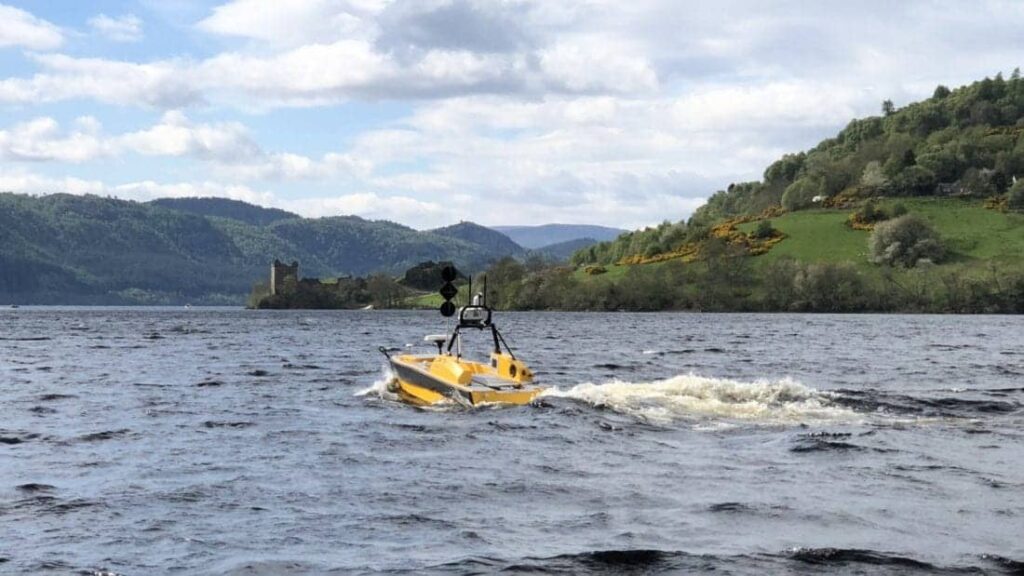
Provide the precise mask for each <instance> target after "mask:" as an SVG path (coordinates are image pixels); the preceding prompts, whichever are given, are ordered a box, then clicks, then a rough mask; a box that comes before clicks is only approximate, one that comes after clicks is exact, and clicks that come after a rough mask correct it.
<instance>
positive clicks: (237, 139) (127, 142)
mask: <svg viewBox="0 0 1024 576" xmlns="http://www.w3.org/2000/svg"><path fill="white" fill-rule="evenodd" d="M116 145H117V147H118V148H120V149H124V150H129V151H132V152H136V153H139V154H144V155H148V156H191V157H193V158H197V159H200V160H213V161H218V162H239V161H246V160H249V159H251V158H254V157H261V156H262V155H263V151H262V150H261V149H260V147H259V145H258V144H256V142H254V141H253V140H252V138H250V136H249V133H248V131H247V130H246V128H245V127H244V126H243V125H241V124H239V123H237V122H221V123H216V124H194V123H192V122H191V121H190V120H189V119H188V117H186V116H185V115H184V114H183V113H181V112H179V111H173V112H167V113H166V114H164V115H163V117H162V118H161V119H160V122H159V123H157V124H156V125H154V126H152V127H150V128H147V129H146V130H140V131H138V132H131V133H128V134H124V135H122V136H120V137H118V138H117V139H116Z"/></svg>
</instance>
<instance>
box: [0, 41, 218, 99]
mask: <svg viewBox="0 0 1024 576" xmlns="http://www.w3.org/2000/svg"><path fill="white" fill-rule="evenodd" d="M33 59H34V60H35V61H36V63H37V64H39V66H40V67H41V68H43V69H44V70H45V72H40V73H37V74H35V75H34V76H32V77H30V78H5V79H3V80H0V102H9V103H16V104H38V103H42V102H57V101H62V100H74V99H92V100H96V101H98V102H104V103H107V104H115V105H124V106H149V107H155V108H165V109H167V108H170V109H174V108H181V107H183V106H187V105H190V104H195V103H198V102H201V101H202V96H201V93H200V91H199V90H198V89H197V87H195V86H194V85H193V83H192V82H191V81H190V79H189V78H188V76H187V74H185V73H183V70H186V69H187V66H186V65H185V64H183V63H180V62H175V61H159V62H154V63H150V64H133V63H129V62H117V61H112V60H105V59H102V58H73V57H71V56H66V55H63V54H46V55H35V56H33Z"/></svg>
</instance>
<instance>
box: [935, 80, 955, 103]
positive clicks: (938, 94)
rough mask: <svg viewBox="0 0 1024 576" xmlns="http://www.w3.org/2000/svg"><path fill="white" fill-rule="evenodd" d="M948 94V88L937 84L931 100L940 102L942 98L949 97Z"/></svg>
mask: <svg viewBox="0 0 1024 576" xmlns="http://www.w3.org/2000/svg"><path fill="white" fill-rule="evenodd" d="M950 94H951V92H950V91H949V88H946V87H945V86H943V85H942V84H939V85H938V86H936V87H935V92H933V93H932V98H934V99H936V100H942V99H943V98H945V97H947V96H949V95H950Z"/></svg>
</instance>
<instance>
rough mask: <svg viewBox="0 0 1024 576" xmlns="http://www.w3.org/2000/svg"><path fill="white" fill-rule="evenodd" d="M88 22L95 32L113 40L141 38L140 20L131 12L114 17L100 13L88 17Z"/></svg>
mask: <svg viewBox="0 0 1024 576" xmlns="http://www.w3.org/2000/svg"><path fill="white" fill-rule="evenodd" d="M88 24H89V27H90V28H92V29H93V31H95V32H96V33H97V34H100V35H101V36H103V37H105V38H107V39H109V40H113V41H114V42H138V41H139V40H142V36H143V34H142V20H139V18H138V17H137V16H135V15H133V14H125V15H123V16H118V17H116V18H112V17H110V16H107V15H106V14H100V15H98V16H94V17H92V18H90V19H89V22H88Z"/></svg>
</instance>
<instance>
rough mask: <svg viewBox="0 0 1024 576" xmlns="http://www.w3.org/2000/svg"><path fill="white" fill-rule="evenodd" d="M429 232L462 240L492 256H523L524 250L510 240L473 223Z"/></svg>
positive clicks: (463, 223) (491, 229) (503, 235)
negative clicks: (481, 248) (479, 247)
mask: <svg viewBox="0 0 1024 576" xmlns="http://www.w3.org/2000/svg"><path fill="white" fill-rule="evenodd" d="M430 232H432V233H434V234H437V235H439V236H446V237H448V238H456V239H458V240H464V241H466V242H469V243H471V244H476V245H477V246H481V247H483V248H484V249H485V250H487V251H488V252H490V253H492V254H500V255H502V256H517V257H518V256H524V255H525V254H526V250H525V249H524V248H523V247H522V246H520V245H519V244H516V243H515V242H513V241H512V239H511V238H509V237H508V236H506V235H505V234H502V233H501V232H498V231H496V230H494V229H493V228H487V227H484V226H481V225H479V224H474V223H473V222H459V223H458V224H453V225H451V226H445V227H444V228H437V229H434V230H431V231H430Z"/></svg>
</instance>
